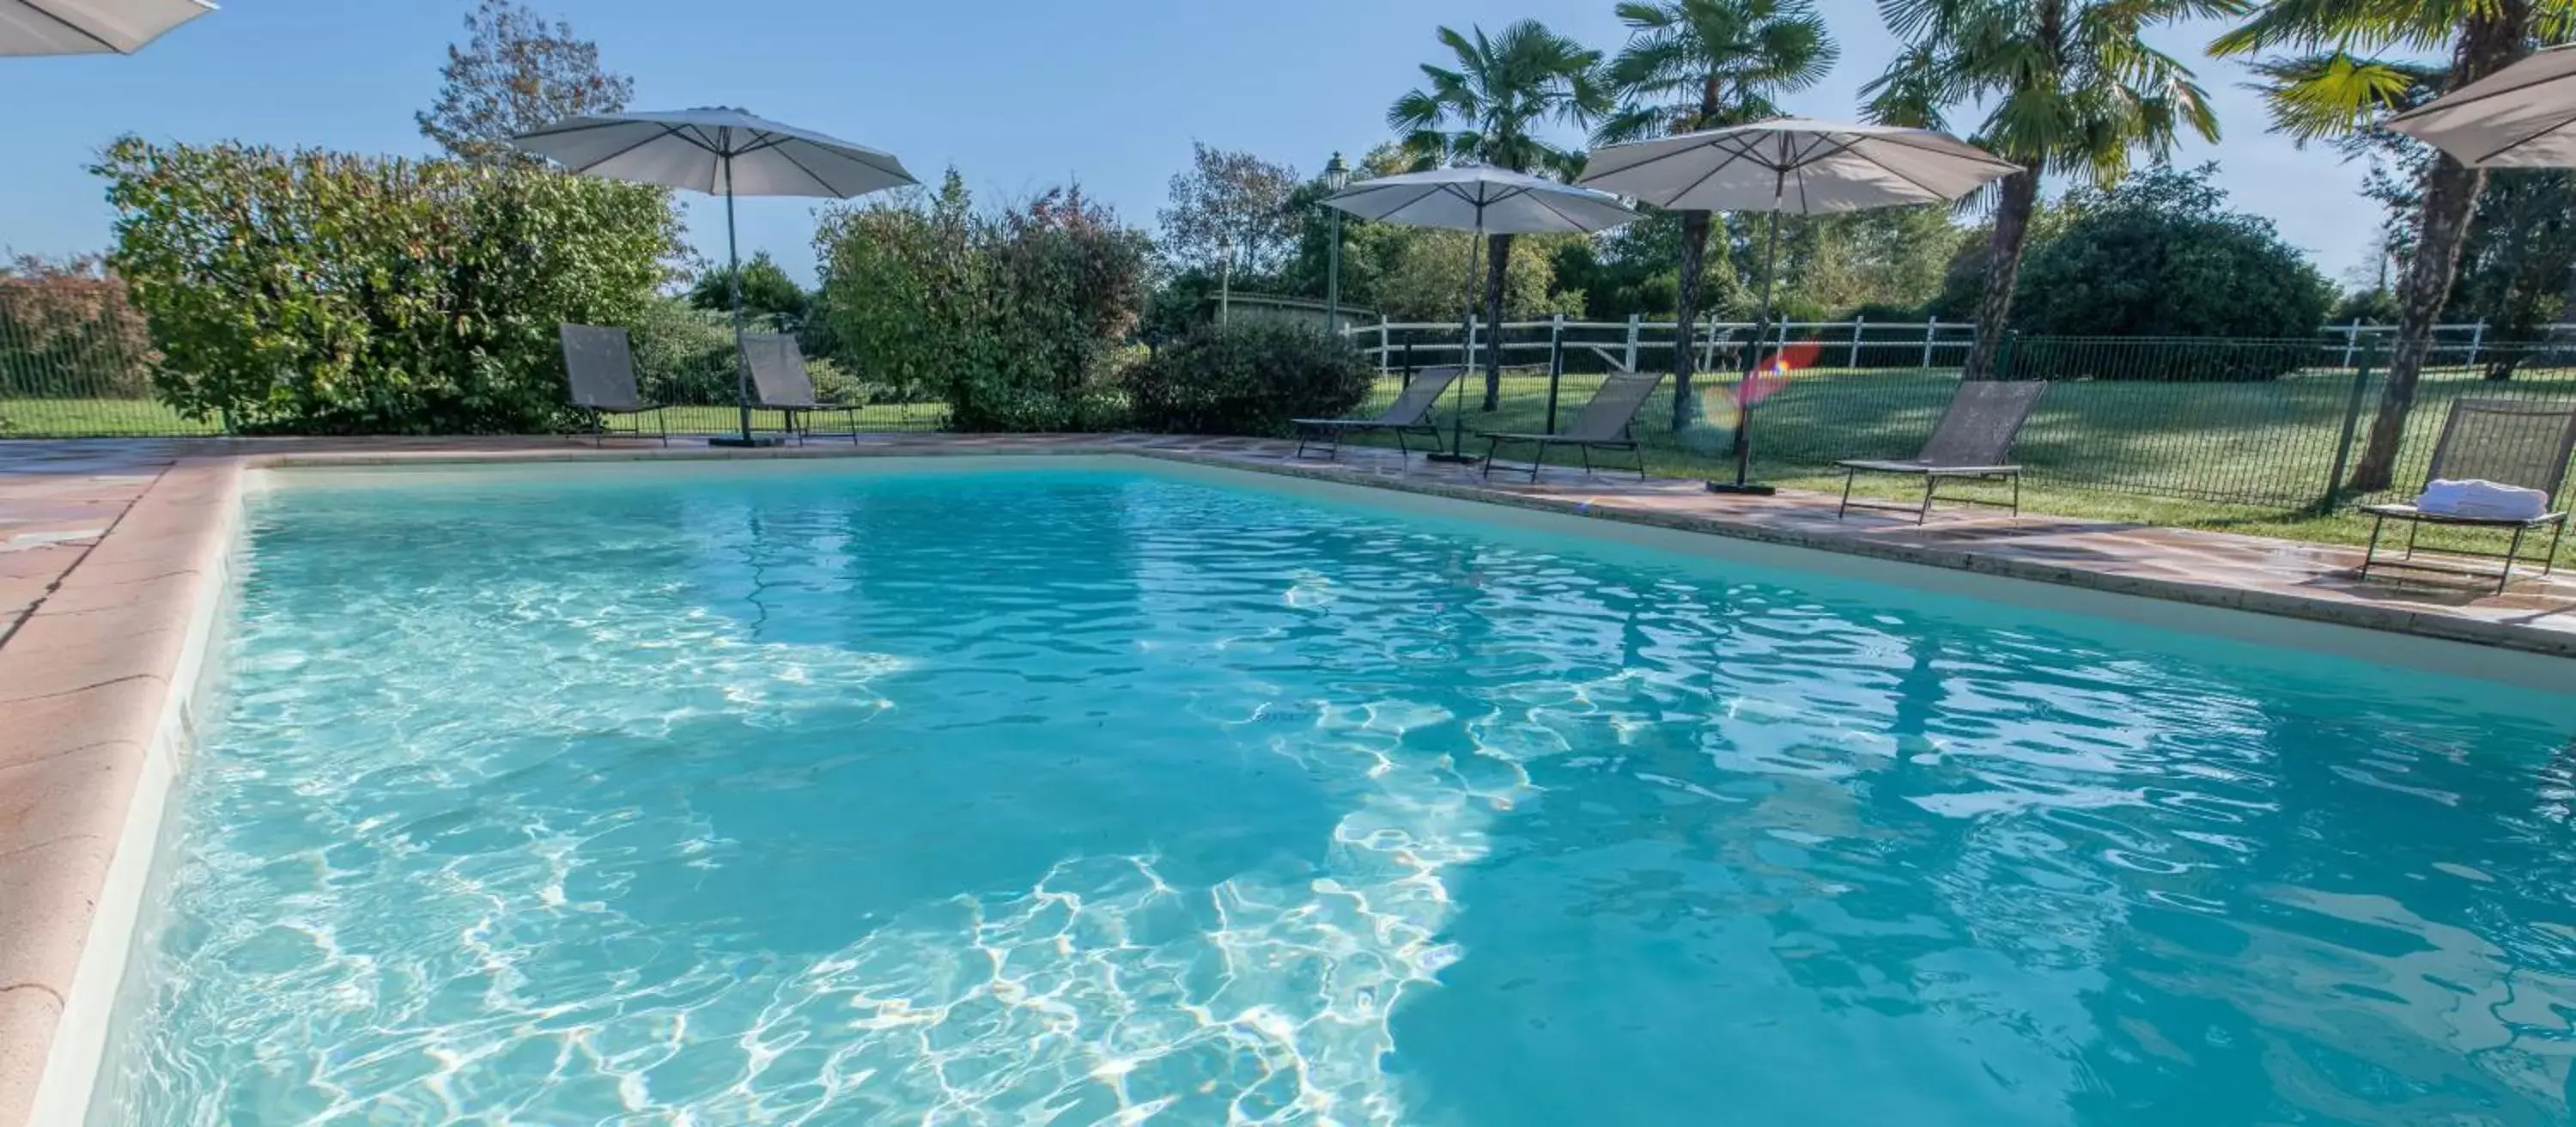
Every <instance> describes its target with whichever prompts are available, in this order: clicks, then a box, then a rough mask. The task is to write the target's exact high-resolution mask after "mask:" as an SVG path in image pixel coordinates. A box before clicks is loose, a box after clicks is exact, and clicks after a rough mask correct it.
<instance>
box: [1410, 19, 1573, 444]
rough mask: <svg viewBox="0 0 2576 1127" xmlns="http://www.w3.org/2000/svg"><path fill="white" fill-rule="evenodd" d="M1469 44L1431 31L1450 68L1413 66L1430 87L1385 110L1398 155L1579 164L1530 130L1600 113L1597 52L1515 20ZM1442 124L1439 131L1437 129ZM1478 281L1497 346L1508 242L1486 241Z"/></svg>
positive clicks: (1561, 171)
mask: <svg viewBox="0 0 2576 1127" xmlns="http://www.w3.org/2000/svg"><path fill="white" fill-rule="evenodd" d="M1470 30H1471V31H1472V32H1473V33H1474V37H1473V38H1470V37H1468V36H1465V35H1460V34H1458V33H1457V32H1455V31H1452V30H1450V29H1448V28H1445V27H1444V28H1441V29H1440V42H1441V44H1442V45H1443V46H1446V47H1447V48H1449V51H1450V53H1451V54H1452V55H1454V56H1456V59H1457V65H1456V66H1455V67H1454V68H1452V67H1440V66H1433V65H1431V64H1430V63H1424V64H1422V74H1423V76H1424V77H1425V78H1428V79H1430V83H1429V85H1427V86H1425V87H1423V88H1420V89H1416V90H1410V91H1407V92H1406V93H1405V95H1404V96H1403V97H1401V98H1397V99H1396V100H1395V104H1394V105H1393V106H1391V107H1388V109H1387V111H1386V123H1387V125H1388V126H1389V127H1391V128H1393V129H1395V130H1396V131H1397V132H1398V133H1400V134H1402V135H1403V138H1404V140H1403V145H1404V148H1405V151H1406V152H1407V153H1408V154H1409V155H1411V156H1412V158H1413V160H1414V163H1415V166H1416V167H1420V168H1431V167H1435V166H1437V165H1438V164H1440V163H1441V162H1443V161H1450V162H1458V163H1465V162H1471V161H1472V162H1481V163H1484V164H1490V165H1493V166H1494V167H1496V168H1506V169H1510V170H1511V171H1514V172H1538V171H1549V172H1555V173H1557V174H1558V175H1561V176H1569V177H1570V176H1571V175H1573V174H1574V173H1575V172H1576V171H1578V170H1579V169H1580V168H1581V167H1582V164H1583V154H1582V153H1581V152H1580V151H1574V150H1568V149H1563V148H1559V147H1557V146H1556V145H1553V144H1550V143H1549V142H1548V141H1547V139H1546V138H1543V137H1540V136H1538V134H1537V132H1536V129H1537V127H1538V126H1540V125H1542V124H1545V123H1547V122H1551V121H1562V122H1574V123H1583V122H1588V121H1590V120H1592V119H1593V118H1595V117H1597V116H1599V115H1600V114H1602V113H1604V112H1606V111H1607V110H1608V108H1609V97H1608V95H1607V94H1606V93H1605V92H1604V90H1603V88H1602V86H1601V82H1600V73H1599V72H1600V69H1601V52H1599V51H1593V50H1588V49H1586V48H1585V47H1584V46H1583V45H1582V44H1580V43H1577V42H1575V41H1574V40H1572V39H1568V38H1566V37H1565V36H1562V35H1558V34H1556V33H1555V32H1552V31H1549V30H1548V29H1547V27H1546V25H1544V24H1541V23H1539V22H1538V21H1537V20H1521V21H1520V22H1518V23H1514V24H1512V25H1511V26H1509V27H1506V28H1504V29H1503V30H1502V33H1501V34H1499V35H1495V36H1492V37H1488V36H1486V34H1485V30H1484V29H1483V28H1471V29H1470ZM1444 127H1446V128H1445V131H1444ZM1488 246H1489V247H1490V250H1489V252H1488V254H1487V261H1488V262H1489V263H1490V265H1489V266H1488V268H1487V270H1486V274H1485V323H1486V324H1487V325H1489V326H1494V328H1493V329H1491V330H1490V331H1492V332H1493V333H1494V334H1495V336H1494V344H1495V345H1497V346H1499V345H1500V344H1501V343H1502V338H1501V331H1502V330H1501V325H1502V323H1503V271H1504V269H1505V267H1506V266H1508V265H1509V264H1510V262H1511V260H1512V237H1511V236H1510V235H1493V236H1490V237H1489V240H1488ZM1502 393H1503V350H1502V349H1501V348H1500V347H1492V348H1488V349H1486V350H1485V410H1488V411H1491V410H1495V409H1496V408H1497V407H1499V406H1500V405H1501V401H1502Z"/></svg>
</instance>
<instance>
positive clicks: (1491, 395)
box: [1485, 235, 1512, 411]
mask: <svg viewBox="0 0 2576 1127" xmlns="http://www.w3.org/2000/svg"><path fill="white" fill-rule="evenodd" d="M1485 239H1486V242H1485V245H1486V247H1487V250H1486V254H1487V256H1488V265H1487V267H1486V271H1485V410H1488V411H1498V410H1501V409H1502V406H1503V282H1504V279H1505V278H1506V277H1507V276H1508V275H1509V274H1510V271H1511V266H1512V237H1511V236H1510V235H1488V236H1486V237H1485Z"/></svg>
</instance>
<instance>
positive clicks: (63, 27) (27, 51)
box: [0, 0, 215, 55]
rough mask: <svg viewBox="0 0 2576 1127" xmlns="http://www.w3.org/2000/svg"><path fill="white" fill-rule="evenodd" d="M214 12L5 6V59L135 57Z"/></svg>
mask: <svg viewBox="0 0 2576 1127" xmlns="http://www.w3.org/2000/svg"><path fill="white" fill-rule="evenodd" d="M214 10H215V6H214V5H212V4H208V3H205V2H204V0H0V55H94V54H100V53H103V52H108V51H113V52H115V53H117V54H120V55H131V54H133V53H135V52H136V51H140V50H142V49H143V45H144V44H146V43H150V42H152V41H153V40H155V39H158V38H160V37H161V36H162V35H163V34H165V33H167V32H168V31H169V30H170V29H171V28H174V27H177V26H179V25H180V24H183V23H186V22H188V21H189V20H193V19H195V18H197V17H199V16H202V15H205V14H206V13H208V12H211V11H214Z"/></svg>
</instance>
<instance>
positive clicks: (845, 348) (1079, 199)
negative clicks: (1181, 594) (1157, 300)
mask: <svg viewBox="0 0 2576 1127" xmlns="http://www.w3.org/2000/svg"><path fill="white" fill-rule="evenodd" d="M1145 246H1146V244H1145V239H1144V237H1143V235H1141V234H1140V233H1138V232H1136V231H1133V230H1130V229H1128V228H1125V227H1122V226H1120V225H1119V224H1118V222H1117V219H1116V217H1115V216H1114V215H1112V214H1111V213H1110V212H1109V211H1108V210H1107V209H1105V208H1101V207H1098V206H1096V205H1094V204H1092V203H1090V202H1089V201H1087V200H1085V199H1084V198H1083V196H1082V194H1081V193H1080V192H1079V191H1075V190H1069V189H1059V190H1055V191H1050V192H1047V193H1045V194H1044V195H1041V196H1039V197H1037V198H1036V199H1035V200H1033V201H1032V202H1030V203H1029V204H1028V205H1027V206H1026V207H1023V208H1018V209H1014V210H1011V211H1006V212H1001V213H998V214H992V215H979V214H977V213H976V212H975V211H974V209H973V207H972V201H971V200H970V199H969V198H968V196H967V194H966V189H965V186H964V184H963V183H962V181H961V180H960V178H959V177H958V176H957V174H956V172H955V171H953V170H952V171H951V172H950V173H949V175H948V179H947V182H946V183H945V184H943V185H942V186H941V188H940V189H939V190H938V191H937V192H911V193H901V194H897V195H894V196H892V197H889V198H886V199H881V200H877V201H871V202H870V203H868V204H864V205H860V206H855V207H845V208H837V209H833V210H831V211H828V212H826V213H825V215H824V219H823V224H822V227H821V229H820V230H819V231H818V232H817V233H816V235H815V251H816V257H817V258H819V259H820V260H821V262H822V266H823V286H822V293H821V295H820V297H819V299H818V301H817V302H816V314H815V319H816V320H817V321H820V322H822V324H821V325H819V326H816V328H819V329H820V330H821V332H820V333H819V334H817V335H818V336H820V337H823V338H826V339H828V340H830V341H831V342H832V348H833V351H832V354H831V355H830V356H829V357H828V359H831V360H833V361H834V362H836V363H837V364H839V365H841V366H842V367H843V368H845V369H846V370H847V371H849V372H850V373H851V374H852V375H853V376H854V377H855V378H856V379H858V380H861V381H864V382H865V383H866V384H867V385H869V386H871V387H874V388H877V389H880V390H879V394H881V395H883V396H885V397H887V398H900V399H905V400H911V399H914V398H917V397H919V396H922V395H932V396H936V397H938V398H939V399H941V400H944V401H945V402H946V403H947V404H948V408H949V425H950V426H953V427H955V428H957V429H959V430H970V431H1068V430H1103V429H1111V428H1114V427H1116V426H1117V425H1119V423H1120V420H1121V416H1122V414H1123V406H1122V405H1121V403H1120V402H1119V399H1118V396H1117V394H1116V388H1115V386H1114V383H1113V381H1112V379H1111V375H1112V372H1113V369H1114V367H1115V360H1116V357H1117V353H1118V349H1119V347H1120V345H1121V342H1123V341H1124V340H1125V339H1126V337H1127V335H1128V333H1129V332H1130V330H1132V329H1133V328H1134V327H1135V325H1136V318H1137V314H1138V311H1139V309H1140V308H1141V307H1142V305H1143V302H1144V288H1145V287H1144V278H1145Z"/></svg>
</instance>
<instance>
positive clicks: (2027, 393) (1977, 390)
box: [1834, 380, 2048, 524]
mask: <svg viewBox="0 0 2576 1127" xmlns="http://www.w3.org/2000/svg"><path fill="white" fill-rule="evenodd" d="M2046 390H2048V384H2047V382H2046V381H2044V380H1970V381H1965V382H1962V383H1961V384H1960V385H1959V390H1958V392H1957V393H1956V394H1954V395H1952V396H1951V397H1950V408H1949V410H1946V411H1943V412H1941V422H1940V424H1939V425H1937V426H1935V427H1933V428H1932V437H1931V438H1928V439H1925V440H1924V442H1923V452H1922V453H1920V454H1917V455H1915V456H1914V457H1912V458H1910V459H1893V460H1880V459H1871V458H1852V459H1846V460H1844V461H1839V462H1835V463H1834V464H1835V465H1837V466H1841V467H1842V468H1843V503H1842V507H1841V508H1839V509H1837V510H1835V511H1834V516H1835V517H1836V518H1837V519H1840V518H1841V517H1842V516H1844V515H1845V514H1848V513H1850V512H1851V511H1852V510H1853V509H1888V510H1892V511H1895V512H1901V513H1912V514H1914V523H1916V524H1921V523H1923V522H1924V520H1925V519H1927V518H1929V517H1930V516H1931V515H1932V502H1933V500H1934V499H1935V498H1936V497H1937V496H1938V494H1939V490H1940V486H1941V483H1942V482H1943V481H1947V480H1953V479H1957V478H1970V479H1975V480H1979V481H2010V482H2012V500H2011V501H2009V502H2006V501H1988V500H1985V499H1983V498H1978V497H1960V496H1956V495H1953V496H1951V497H1950V498H1949V499H1950V500H1952V501H1956V502H1958V503H1960V504H1962V505H1987V506H1991V507H1993V508H1998V509H2003V508H2009V509H2011V510H2012V513H2013V515H2014V516H2020V515H2021V467H2020V466H2018V465H2015V464H2013V463H2012V462H2010V461H2008V460H2007V459H2009V458H2011V457H2012V445H2013V439H2014V438H2016V437H2018V436H2019V435H2020V434H2021V425H2022V423H2024V422H2026V421H2028V420H2029V419H2030V409H2031V406H2032V405H2033V404H2036V403H2038V402H2039V394H2040V393H2041V392H2043V391H2046ZM1864 473H1889V474H1921V475H1923V500H1922V502H1921V503H1920V504H1914V505H1879V504H1872V503H1870V502H1867V501H1854V500H1852V496H1851V493H1852V479H1854V478H1856V477H1859V476H1860V475H1861V474H1864Z"/></svg>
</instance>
